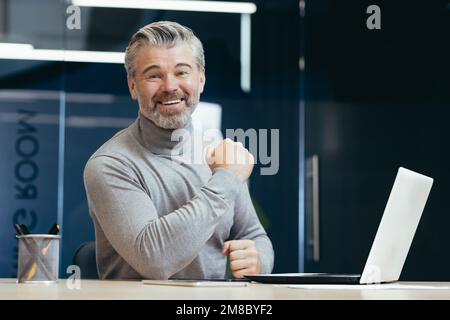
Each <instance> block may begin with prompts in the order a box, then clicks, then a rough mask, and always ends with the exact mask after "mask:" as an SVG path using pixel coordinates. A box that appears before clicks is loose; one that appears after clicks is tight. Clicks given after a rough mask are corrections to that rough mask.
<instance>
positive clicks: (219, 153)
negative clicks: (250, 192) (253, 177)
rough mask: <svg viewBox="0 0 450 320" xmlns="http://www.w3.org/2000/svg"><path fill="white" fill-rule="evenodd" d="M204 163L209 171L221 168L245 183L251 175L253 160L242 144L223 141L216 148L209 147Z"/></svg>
mask: <svg viewBox="0 0 450 320" xmlns="http://www.w3.org/2000/svg"><path fill="white" fill-rule="evenodd" d="M206 162H207V163H208V165H209V167H210V168H211V171H213V170H214V169H216V168H223V169H225V170H228V171H230V172H231V173H234V174H235V175H237V176H238V177H239V178H240V179H241V180H242V181H245V180H247V178H248V177H249V176H250V174H251V173H252V170H253V165H254V163H255V160H254V158H253V156H252V154H251V153H250V152H248V150H247V149H245V148H244V146H243V145H242V143H240V142H234V141H233V140H231V139H225V140H222V141H221V142H220V143H219V145H218V146H217V147H215V148H214V147H212V146H210V147H209V148H208V150H207V151H206Z"/></svg>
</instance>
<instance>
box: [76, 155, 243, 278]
mask: <svg viewBox="0 0 450 320" xmlns="http://www.w3.org/2000/svg"><path fill="white" fill-rule="evenodd" d="M84 182H85V188H86V193H87V197H88V203H89V209H90V214H91V215H93V216H95V218H96V219H97V221H98V222H99V223H100V225H101V228H102V230H103V232H104V233H105V236H106V237H107V239H108V241H109V242H110V243H111V245H112V246H113V248H114V249H115V250H116V251H117V253H118V254H119V255H120V256H121V257H122V258H123V259H124V260H125V261H126V262H127V263H128V264H129V265H130V266H132V267H133V268H134V269H135V270H136V271H137V272H138V273H139V274H140V275H141V276H142V277H144V278H149V279H167V278H169V277H170V276H171V275H173V274H175V273H177V272H178V271H179V270H181V269H183V268H184V267H186V266H187V265H188V264H189V263H190V262H191V261H192V260H193V259H194V258H195V257H196V256H197V254H198V252H199V251H200V249H201V248H202V247H203V246H204V244H205V243H206V242H207V240H208V239H209V238H210V237H211V236H212V234H213V232H214V230H215V228H216V226H217V224H218V223H219V220H220V218H221V217H222V216H223V215H225V214H227V213H229V214H232V210H233V208H232V204H233V203H234V199H235V197H236V194H237V192H238V191H239V190H240V188H241V186H242V182H241V181H240V180H239V178H238V177H237V176H235V175H233V174H232V173H229V172H227V171H225V170H216V171H215V172H214V174H213V175H212V177H211V178H210V180H209V181H208V182H207V183H206V184H205V185H204V186H203V187H202V188H201V189H200V190H199V191H198V193H197V194H196V195H195V196H194V197H193V198H192V199H191V200H190V201H189V202H188V203H186V204H185V205H184V206H182V207H180V208H178V209H177V210H175V211H173V212H170V213H168V214H166V215H164V216H163V217H159V216H158V213H157V211H156V208H155V205H154V203H153V202H152V200H151V198H150V197H149V196H148V194H147V193H146V192H145V190H143V189H142V187H141V185H140V183H139V181H138V179H137V178H136V177H134V176H133V175H132V174H131V170H130V169H129V168H128V166H127V165H126V164H125V163H123V162H122V161H121V160H119V159H116V158H113V157H110V156H98V157H95V158H92V159H90V160H89V161H88V163H87V165H86V167H85V171H84Z"/></svg>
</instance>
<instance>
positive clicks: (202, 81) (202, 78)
mask: <svg viewBox="0 0 450 320" xmlns="http://www.w3.org/2000/svg"><path fill="white" fill-rule="evenodd" d="M205 82H206V75H205V68H202V70H200V86H199V93H203V89H204V87H205Z"/></svg>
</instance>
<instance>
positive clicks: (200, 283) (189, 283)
mask: <svg viewBox="0 0 450 320" xmlns="http://www.w3.org/2000/svg"><path fill="white" fill-rule="evenodd" d="M142 283H143V284H150V285H158V286H183V287H246V286H247V282H245V281H225V280H224V281H211V280H142Z"/></svg>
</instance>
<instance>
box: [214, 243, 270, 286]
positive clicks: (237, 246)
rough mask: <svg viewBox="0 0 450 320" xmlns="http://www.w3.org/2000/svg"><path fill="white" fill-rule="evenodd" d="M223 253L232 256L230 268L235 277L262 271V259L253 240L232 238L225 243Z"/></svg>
mask: <svg viewBox="0 0 450 320" xmlns="http://www.w3.org/2000/svg"><path fill="white" fill-rule="evenodd" d="M222 254H223V255H225V256H229V257H230V268H231V272H232V274H233V277H235V278H243V277H244V275H251V274H259V273H261V261H260V260H259V254H258V251H257V250H256V246H255V241H253V240H231V241H227V242H225V243H224V244H223V247H222Z"/></svg>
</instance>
